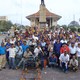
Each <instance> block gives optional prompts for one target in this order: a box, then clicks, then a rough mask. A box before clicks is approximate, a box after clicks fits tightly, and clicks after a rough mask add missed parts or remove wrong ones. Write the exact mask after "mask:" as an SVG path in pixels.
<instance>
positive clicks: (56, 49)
mask: <svg viewBox="0 0 80 80" xmlns="http://www.w3.org/2000/svg"><path fill="white" fill-rule="evenodd" d="M61 46H62V43H57V42H56V43H54V52H55V53H56V54H60V48H61Z"/></svg>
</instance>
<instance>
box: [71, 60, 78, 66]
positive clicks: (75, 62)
mask: <svg viewBox="0 0 80 80" xmlns="http://www.w3.org/2000/svg"><path fill="white" fill-rule="evenodd" d="M70 65H72V66H78V61H77V60H76V59H75V60H74V61H73V59H71V60H70Z"/></svg>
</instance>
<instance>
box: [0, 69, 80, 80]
mask: <svg viewBox="0 0 80 80" xmlns="http://www.w3.org/2000/svg"><path fill="white" fill-rule="evenodd" d="M21 72H22V71H21V70H9V69H5V70H2V71H0V80H19V79H20V77H21ZM32 73H33V72H32ZM32 73H27V74H26V75H25V76H26V78H27V76H28V77H29V78H33V77H32V76H33V74H32ZM26 80H27V79H26ZM41 80H80V71H78V72H76V73H74V72H68V73H67V74H66V73H63V72H61V71H60V70H58V69H52V68H47V69H45V70H43V71H42V72H41Z"/></svg>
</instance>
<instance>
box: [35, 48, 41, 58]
mask: <svg viewBox="0 0 80 80" xmlns="http://www.w3.org/2000/svg"><path fill="white" fill-rule="evenodd" d="M40 51H42V49H41V48H39V49H38V48H35V49H34V53H35V56H36V57H37V56H38V54H39V52H40Z"/></svg>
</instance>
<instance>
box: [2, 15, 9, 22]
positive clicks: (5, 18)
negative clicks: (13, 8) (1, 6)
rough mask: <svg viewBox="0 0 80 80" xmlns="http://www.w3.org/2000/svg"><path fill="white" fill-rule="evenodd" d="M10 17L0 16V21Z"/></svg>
mask: <svg viewBox="0 0 80 80" xmlns="http://www.w3.org/2000/svg"><path fill="white" fill-rule="evenodd" d="M7 20H8V17H7V16H0V21H7Z"/></svg>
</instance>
